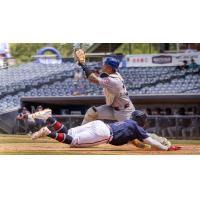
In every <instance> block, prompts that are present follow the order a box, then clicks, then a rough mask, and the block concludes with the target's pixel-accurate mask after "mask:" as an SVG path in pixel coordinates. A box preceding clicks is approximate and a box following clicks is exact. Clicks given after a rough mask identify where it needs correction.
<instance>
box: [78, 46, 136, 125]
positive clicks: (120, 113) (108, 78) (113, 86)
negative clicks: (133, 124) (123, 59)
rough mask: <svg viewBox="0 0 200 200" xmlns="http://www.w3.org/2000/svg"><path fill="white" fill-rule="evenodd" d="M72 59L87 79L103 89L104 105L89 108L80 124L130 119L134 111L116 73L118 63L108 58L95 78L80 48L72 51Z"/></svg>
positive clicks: (121, 79) (121, 80)
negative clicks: (99, 120) (100, 72)
mask: <svg viewBox="0 0 200 200" xmlns="http://www.w3.org/2000/svg"><path fill="white" fill-rule="evenodd" d="M74 57H75V60H76V61H77V64H78V65H80V66H81V67H82V69H83V71H84V72H85V74H86V77H87V79H88V80H89V81H90V82H92V83H95V84H98V85H100V86H102V87H103V93H104V95H105V99H106V105H102V106H98V107H95V106H93V107H91V108H89V109H88V110H87V112H86V114H85V116H84V119H83V122H82V124H86V123H88V122H91V121H94V120H96V119H107V120H116V121H123V120H126V119H130V117H131V114H132V112H133V111H134V110H135V108H134V106H133V104H132V102H131V100H130V98H129V96H128V92H127V90H126V87H125V85H124V82H123V78H122V77H121V75H120V74H119V73H118V72H117V69H118V66H119V61H118V60H117V59H115V58H112V57H108V58H106V60H105V63H104V65H103V66H102V72H103V73H102V74H101V75H100V76H97V75H96V74H95V73H93V72H92V71H91V70H90V69H89V68H88V67H87V66H86V64H85V54H84V51H83V50H82V49H80V48H77V49H75V50H74Z"/></svg>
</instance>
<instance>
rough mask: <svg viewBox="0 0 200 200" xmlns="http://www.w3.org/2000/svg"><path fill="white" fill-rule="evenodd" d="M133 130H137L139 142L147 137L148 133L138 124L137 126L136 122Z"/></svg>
mask: <svg viewBox="0 0 200 200" xmlns="http://www.w3.org/2000/svg"><path fill="white" fill-rule="evenodd" d="M135 130H136V131H137V139H138V140H139V141H141V142H143V140H145V139H146V138H148V137H149V136H148V134H147V132H146V131H145V130H144V129H143V128H142V127H140V126H138V124H137V123H136V124H135Z"/></svg>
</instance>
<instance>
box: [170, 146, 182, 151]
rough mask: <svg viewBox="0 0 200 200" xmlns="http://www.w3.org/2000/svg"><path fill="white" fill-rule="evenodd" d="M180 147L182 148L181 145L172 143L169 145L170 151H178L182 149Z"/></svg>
mask: <svg viewBox="0 0 200 200" xmlns="http://www.w3.org/2000/svg"><path fill="white" fill-rule="evenodd" d="M180 149H181V147H180V146H175V145H172V146H171V147H169V149H168V151H178V150H180Z"/></svg>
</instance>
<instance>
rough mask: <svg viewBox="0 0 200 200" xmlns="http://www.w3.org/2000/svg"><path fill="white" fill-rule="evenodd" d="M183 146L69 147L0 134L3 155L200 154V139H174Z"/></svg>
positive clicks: (52, 142) (0, 149)
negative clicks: (164, 148)
mask: <svg viewBox="0 0 200 200" xmlns="http://www.w3.org/2000/svg"><path fill="white" fill-rule="evenodd" d="M174 143H175V144H177V145H179V146H182V150H180V151H175V152H172V151H170V152H169V151H150V150H141V149H138V148H136V147H134V146H133V145H131V144H128V145H124V146H120V147H117V146H112V145H109V144H106V145H100V146H97V147H91V148H69V146H68V145H66V144H62V143H59V142H56V141H53V140H52V139H49V138H45V139H38V140H37V141H32V140H31V139H30V137H29V136H21V135H0V154H1V155H200V141H199V140H196V141H184V140H179V141H174Z"/></svg>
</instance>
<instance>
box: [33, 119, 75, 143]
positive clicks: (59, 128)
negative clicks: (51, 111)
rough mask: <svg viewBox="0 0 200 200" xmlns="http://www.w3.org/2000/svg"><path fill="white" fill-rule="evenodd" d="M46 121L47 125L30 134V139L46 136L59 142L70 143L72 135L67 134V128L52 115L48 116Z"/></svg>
mask: <svg viewBox="0 0 200 200" xmlns="http://www.w3.org/2000/svg"><path fill="white" fill-rule="evenodd" d="M46 121H47V123H48V124H49V127H43V128H41V129H40V130H39V131H37V132H35V133H34V134H33V135H32V139H37V138H41V137H45V136H48V137H50V138H53V139H55V140H57V141H59V142H63V143H66V144H71V142H72V137H71V136H69V135H68V130H67V128H66V127H65V126H64V125H63V124H62V123H60V122H58V121H57V120H56V119H54V118H52V117H48V118H47V119H46Z"/></svg>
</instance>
